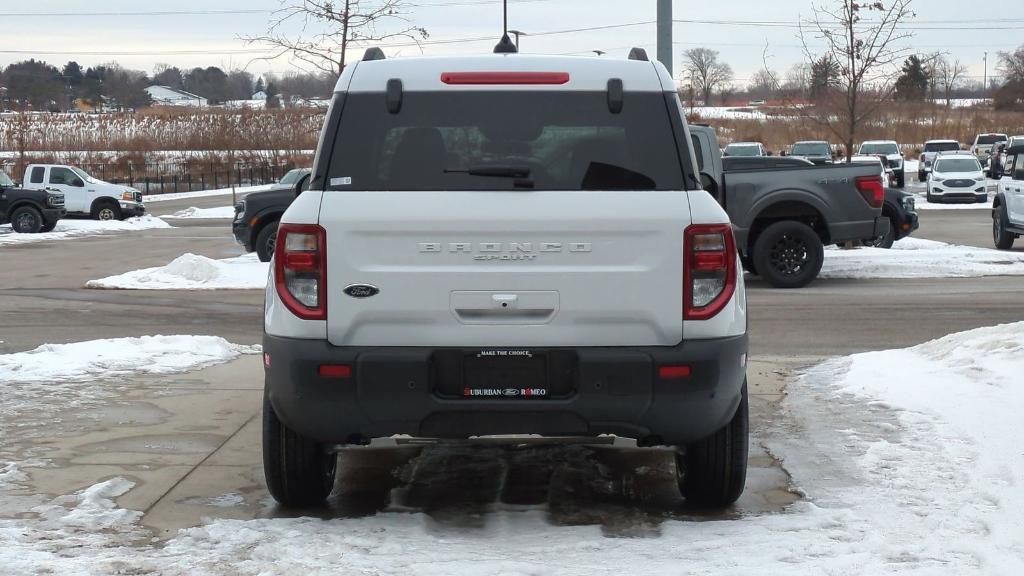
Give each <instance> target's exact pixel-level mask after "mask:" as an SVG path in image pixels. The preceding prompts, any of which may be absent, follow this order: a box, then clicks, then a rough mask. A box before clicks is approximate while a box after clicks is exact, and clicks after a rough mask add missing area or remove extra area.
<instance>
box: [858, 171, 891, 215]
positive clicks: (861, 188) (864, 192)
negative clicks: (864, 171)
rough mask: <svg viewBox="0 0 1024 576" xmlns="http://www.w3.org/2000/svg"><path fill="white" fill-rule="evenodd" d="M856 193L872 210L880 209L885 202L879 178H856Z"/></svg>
mask: <svg viewBox="0 0 1024 576" xmlns="http://www.w3.org/2000/svg"><path fill="white" fill-rule="evenodd" d="M856 183H857V191H858V192H860V195H861V196H863V197H864V200H865V201H866V202H867V203H868V205H870V206H871V207H872V208H881V207H882V203H883V202H884V201H885V188H884V187H883V186H882V177H881V176H858V177H857V181H856Z"/></svg>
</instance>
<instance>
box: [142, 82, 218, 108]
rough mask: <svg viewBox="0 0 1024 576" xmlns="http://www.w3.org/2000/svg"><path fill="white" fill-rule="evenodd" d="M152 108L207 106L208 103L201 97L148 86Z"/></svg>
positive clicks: (181, 91)
mask: <svg viewBox="0 0 1024 576" xmlns="http://www.w3.org/2000/svg"><path fill="white" fill-rule="evenodd" d="M146 92H148V93H149V97H150V98H152V99H153V105H154V106H199V107H200V108H201V107H204V106H209V105H210V103H209V102H208V101H207V100H206V98H203V97H202V96H197V95H195V94H192V93H189V92H185V91H184V90H178V89H177V88H171V87H169V86H150V87H149V88H146Z"/></svg>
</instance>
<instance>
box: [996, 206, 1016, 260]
mask: <svg viewBox="0 0 1024 576" xmlns="http://www.w3.org/2000/svg"><path fill="white" fill-rule="evenodd" d="M1014 239H1015V236H1014V234H1013V233H1012V232H1007V231H1006V207H1005V206H996V208H995V209H993V210H992V240H994V241H995V244H996V248H998V249H1000V250H1009V249H1011V248H1013V241H1014Z"/></svg>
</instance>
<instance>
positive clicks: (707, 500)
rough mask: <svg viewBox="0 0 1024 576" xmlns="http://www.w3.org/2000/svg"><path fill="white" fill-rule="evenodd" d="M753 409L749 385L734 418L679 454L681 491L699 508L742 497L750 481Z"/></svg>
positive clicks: (744, 389) (745, 387) (728, 502)
mask: <svg viewBox="0 0 1024 576" xmlns="http://www.w3.org/2000/svg"><path fill="white" fill-rule="evenodd" d="M749 421H750V408H749V406H748V404H747V384H746V382H744V383H743V390H742V397H741V399H740V405H739V407H738V408H737V409H736V414H735V415H733V417H732V420H730V421H729V423H728V424H726V425H725V427H723V428H722V429H721V430H719V431H717V432H715V433H714V434H712V435H711V436H709V437H708V438H705V439H704V440H701V441H699V442H694V443H693V444H688V445H686V447H685V453H682V454H680V453H678V452H677V453H676V466H677V468H678V472H679V490H680V492H682V494H683V497H684V498H686V504H687V505H689V506H693V507H695V508H724V507H726V506H729V505H730V504H732V503H733V502H736V500H737V499H739V497H740V495H741V494H743V487H744V485H745V484H746V481H747V451H748V449H749V440H748V433H749V430H750V428H749V426H750V424H749Z"/></svg>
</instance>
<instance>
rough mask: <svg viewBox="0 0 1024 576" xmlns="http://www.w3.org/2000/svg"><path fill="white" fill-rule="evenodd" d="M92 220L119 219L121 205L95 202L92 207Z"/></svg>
mask: <svg viewBox="0 0 1024 576" xmlns="http://www.w3.org/2000/svg"><path fill="white" fill-rule="evenodd" d="M91 216H92V219H93V220H105V221H106V220H121V219H122V218H121V207H120V206H118V205H117V204H114V203H113V202H105V203H102V204H97V205H95V206H93V208H92V214H91Z"/></svg>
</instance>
